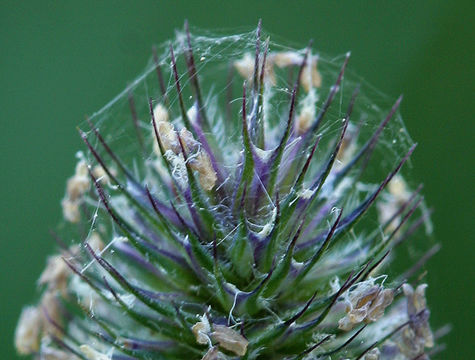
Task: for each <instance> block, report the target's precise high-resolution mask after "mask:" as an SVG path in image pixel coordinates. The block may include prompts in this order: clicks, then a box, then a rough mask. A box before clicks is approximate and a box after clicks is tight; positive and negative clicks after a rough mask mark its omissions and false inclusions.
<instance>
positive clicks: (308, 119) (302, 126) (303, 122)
mask: <svg viewBox="0 0 475 360" xmlns="http://www.w3.org/2000/svg"><path fill="white" fill-rule="evenodd" d="M314 119H315V107H314V106H304V107H303V108H302V110H301V111H300V114H299V115H298V117H297V121H296V122H295V131H296V132H297V134H298V135H302V134H304V133H305V132H306V131H307V130H308V129H309V128H310V126H311V125H312V123H313V120H314Z"/></svg>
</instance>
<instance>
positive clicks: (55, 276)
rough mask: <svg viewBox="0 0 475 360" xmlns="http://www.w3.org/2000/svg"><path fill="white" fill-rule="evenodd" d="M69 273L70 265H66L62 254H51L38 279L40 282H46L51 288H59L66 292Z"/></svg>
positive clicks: (40, 283)
mask: <svg viewBox="0 0 475 360" xmlns="http://www.w3.org/2000/svg"><path fill="white" fill-rule="evenodd" d="M69 274H70V270H69V267H68V266H67V265H66V263H65V262H64V260H63V258H62V256H61V255H54V256H50V257H49V258H48V262H47V264H46V267H45V269H44V270H43V272H42V273H41V275H40V278H39V279H38V284H39V285H45V284H46V285H48V289H50V290H56V289H57V290H60V291H61V292H64V291H65V290H66V285H67V281H68V276H69Z"/></svg>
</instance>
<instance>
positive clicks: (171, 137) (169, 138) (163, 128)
mask: <svg viewBox="0 0 475 360" xmlns="http://www.w3.org/2000/svg"><path fill="white" fill-rule="evenodd" d="M157 129H158V136H159V137H160V141H161V143H162V146H163V150H164V151H165V152H166V151H168V150H171V151H173V152H174V153H175V154H179V153H180V151H181V150H180V143H179V142H178V137H177V135H176V132H175V128H174V126H173V124H171V123H169V122H168V121H159V122H158V124H157Z"/></svg>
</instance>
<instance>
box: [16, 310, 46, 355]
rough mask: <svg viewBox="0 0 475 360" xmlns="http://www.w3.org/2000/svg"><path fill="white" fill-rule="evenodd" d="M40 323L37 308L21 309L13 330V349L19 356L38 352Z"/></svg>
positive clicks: (40, 318)
mask: <svg viewBox="0 0 475 360" xmlns="http://www.w3.org/2000/svg"><path fill="white" fill-rule="evenodd" d="M42 322H43V320H42V314H41V310H39V309H38V308H37V307H34V306H28V307H26V308H24V309H23V311H22V312H21V315H20V320H19V321H18V324H17V327H16V330H15V347H16V350H17V351H18V353H19V354H22V355H28V354H32V353H34V352H36V351H38V349H39V346H40V332H41V327H42Z"/></svg>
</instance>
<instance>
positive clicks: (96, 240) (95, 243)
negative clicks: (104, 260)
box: [87, 231, 105, 252]
mask: <svg viewBox="0 0 475 360" xmlns="http://www.w3.org/2000/svg"><path fill="white" fill-rule="evenodd" d="M87 243H88V244H89V246H90V247H91V248H92V250H94V252H101V251H102V250H104V247H105V245H104V242H103V241H102V239H101V237H100V236H99V234H98V233H97V232H95V231H93V232H92V233H91V235H90V236H89V239H87Z"/></svg>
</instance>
